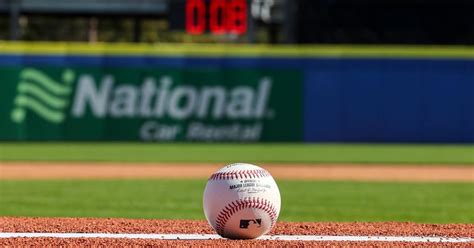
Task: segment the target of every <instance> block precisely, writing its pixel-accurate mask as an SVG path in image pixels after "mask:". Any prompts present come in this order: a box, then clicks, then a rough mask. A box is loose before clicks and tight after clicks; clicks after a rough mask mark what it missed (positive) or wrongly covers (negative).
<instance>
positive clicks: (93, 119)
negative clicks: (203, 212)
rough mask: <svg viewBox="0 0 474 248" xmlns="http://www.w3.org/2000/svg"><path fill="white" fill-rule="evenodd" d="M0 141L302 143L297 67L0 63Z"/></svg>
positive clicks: (299, 78)
mask: <svg viewBox="0 0 474 248" xmlns="http://www.w3.org/2000/svg"><path fill="white" fill-rule="evenodd" d="M0 75H1V79H0V80H1V84H0V96H1V98H2V105H1V106H0V115H1V117H0V118H1V119H2V122H1V124H0V139H1V140H33V141H34V140H64V141H68V140H71V141H72V140H74V141H81V140H84V141H237V142H254V141H255V142H256V141H299V140H302V136H303V134H302V119H303V118H302V109H303V106H302V96H301V95H302V81H303V79H302V75H301V71H300V70H295V69H287V70H281V69H278V70H276V69H252V68H242V69H239V68H237V69H234V68H216V67H203V68H196V67H192V68H169V67H156V66H155V67H126V66H123V67H122V66H114V67H112V66H109V67H101V66H89V67H85V66H66V67H65V66H51V65H48V66H10V65H3V66H1V67H0Z"/></svg>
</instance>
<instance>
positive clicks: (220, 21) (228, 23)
mask: <svg viewBox="0 0 474 248" xmlns="http://www.w3.org/2000/svg"><path fill="white" fill-rule="evenodd" d="M185 19H186V32H188V33H189V34H195V35H198V34H203V33H204V32H206V31H207V30H209V31H210V32H211V33H213V34H228V33H229V34H236V35H242V34H245V33H246V32H247V2H246V0H208V1H205V0H186V6H185Z"/></svg>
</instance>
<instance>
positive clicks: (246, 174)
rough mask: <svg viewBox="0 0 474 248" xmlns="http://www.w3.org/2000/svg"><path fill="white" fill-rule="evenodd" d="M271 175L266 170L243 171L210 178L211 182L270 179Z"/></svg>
mask: <svg viewBox="0 0 474 248" xmlns="http://www.w3.org/2000/svg"><path fill="white" fill-rule="evenodd" d="M268 176H270V173H269V172H268V171H266V170H261V169H259V170H243V171H228V172H217V173H214V174H212V175H211V177H209V180H228V179H248V178H262V177H268Z"/></svg>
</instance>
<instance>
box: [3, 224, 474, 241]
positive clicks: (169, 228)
mask: <svg viewBox="0 0 474 248" xmlns="http://www.w3.org/2000/svg"><path fill="white" fill-rule="evenodd" d="M0 223H2V224H1V225H0V232H59V233H66V232H75V233H199V234H212V233H214V232H213V230H212V229H211V228H210V226H209V225H208V224H207V223H206V222H205V221H199V220H137V219H95V218H25V217H0ZM473 230H474V225H473V224H416V223H409V222H375V223H359V222H353V223H328V222H318V223H315V222H299V223H298V222H277V225H276V226H275V228H274V229H273V230H272V232H271V233H270V234H274V235H278V234H286V235H296V234H297V235H384V236H425V237H427V236H443V237H472V236H473ZM12 245H13V246H45V245H48V246H51V245H52V246H97V245H99V246H135V245H139V246H172V247H176V246H219V247H234V246H243V247H256V246H257V247H261V246H267V247H268V246H292V247H302V246H307V247H310V246H346V247H347V246H357V247H359V246H372V247H374V246H376V247H394V246H402V245H403V246H417V247H420V246H424V247H433V245H435V244H433V243H431V244H430V243H406V242H405V243H404V242H321V241H268V240H146V239H100V238H99V239H83V238H76V239H54V238H10V239H0V246H12ZM473 245H474V242H471V243H461V244H446V243H445V244H443V246H458V247H462V246H464V247H469V246H470V247H472V246H473Z"/></svg>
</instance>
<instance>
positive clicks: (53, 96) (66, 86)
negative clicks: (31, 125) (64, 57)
mask: <svg viewBox="0 0 474 248" xmlns="http://www.w3.org/2000/svg"><path fill="white" fill-rule="evenodd" d="M74 78H75V73H74V72H73V71H72V70H69V69H67V70H65V71H64V72H63V74H62V81H63V83H60V82H57V81H55V80H53V79H52V78H51V77H49V76H48V75H46V74H45V73H43V72H41V71H39V70H36V69H33V68H25V69H23V71H21V73H20V83H19V84H18V88H17V96H16V98H15V100H14V106H15V108H14V109H13V110H12V112H11V120H12V121H13V122H16V123H22V122H24V121H25V119H26V109H28V110H30V111H31V112H34V113H35V114H36V115H38V116H40V117H41V118H43V119H44V120H46V121H48V122H51V123H61V122H62V121H64V118H65V115H64V110H65V109H66V107H67V105H68V99H69V95H70V94H71V92H72V83H73V81H74Z"/></svg>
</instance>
